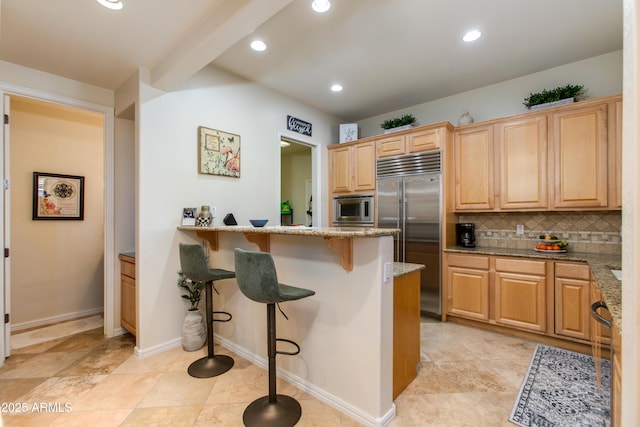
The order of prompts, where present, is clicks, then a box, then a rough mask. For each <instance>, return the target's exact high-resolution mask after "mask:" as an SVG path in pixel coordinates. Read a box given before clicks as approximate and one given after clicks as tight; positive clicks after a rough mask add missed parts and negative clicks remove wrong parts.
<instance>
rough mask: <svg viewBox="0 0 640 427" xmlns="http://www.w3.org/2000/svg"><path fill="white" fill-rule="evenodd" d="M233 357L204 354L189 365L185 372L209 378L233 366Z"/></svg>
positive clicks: (196, 376) (197, 376)
mask: <svg viewBox="0 0 640 427" xmlns="http://www.w3.org/2000/svg"><path fill="white" fill-rule="evenodd" d="M233 363H234V362H233V359H232V358H231V357H229V356H225V355H224V354H216V355H215V356H212V357H209V356H205V357H203V358H202V359H198V360H196V361H195V362H193V363H191V365H189V368H188V369H187V372H188V373H189V375H191V376H192V377H195V378H211V377H215V376H217V375H220V374H224V373H225V372H227V371H228V370H229V369H231V367H232V366H233Z"/></svg>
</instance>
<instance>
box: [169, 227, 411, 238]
mask: <svg viewBox="0 0 640 427" xmlns="http://www.w3.org/2000/svg"><path fill="white" fill-rule="evenodd" d="M178 230H184V231H224V232H231V233H249V234H284V235H294V236H320V237H381V236H393V235H395V234H398V233H399V232H400V230H399V229H395V228H365V227H363V228H359V227H353V228H351V227H297V226H291V227H287V226H273V227H252V226H243V225H230V226H227V225H221V226H213V227H197V226H179V227H178Z"/></svg>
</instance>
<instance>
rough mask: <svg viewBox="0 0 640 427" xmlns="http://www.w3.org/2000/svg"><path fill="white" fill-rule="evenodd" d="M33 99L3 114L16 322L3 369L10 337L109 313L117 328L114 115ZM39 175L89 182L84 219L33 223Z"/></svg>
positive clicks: (8, 102) (15, 102)
mask: <svg viewBox="0 0 640 427" xmlns="http://www.w3.org/2000/svg"><path fill="white" fill-rule="evenodd" d="M27 92H29V91H27ZM32 95H33V94H32V93H29V94H28V95H24V96H23V95H22V94H20V93H18V94H3V98H4V113H5V114H9V117H10V119H9V121H10V123H9V125H7V126H5V132H4V138H3V143H4V179H5V192H4V209H3V216H4V230H3V237H4V238H3V240H4V246H5V247H7V248H9V251H10V252H9V255H10V256H9V258H5V263H4V289H5V293H4V294H5V301H4V302H5V304H4V307H3V314H8V315H9V319H10V323H8V324H7V326H6V328H5V330H4V337H3V338H4V340H3V341H4V343H3V344H4V346H3V348H2V350H3V351H1V352H0V356H1V357H0V364H1V362H2V360H3V359H4V357H7V356H9V355H10V353H11V345H10V341H11V340H10V338H11V331H16V332H18V331H23V330H27V329H32V328H38V327H40V326H44V325H48V324H52V323H58V322H64V321H67V320H71V319H76V318H81V317H87V316H92V315H95V314H98V313H104V320H103V321H102V325H101V326H103V327H104V330H105V333H107V335H109V333H110V334H113V327H111V328H108V327H107V319H110V321H112V320H111V319H113V315H110V313H109V311H108V310H107V306H108V304H107V301H108V300H110V299H111V298H110V295H112V294H113V290H112V289H108V287H107V286H106V284H107V283H109V280H111V278H112V277H113V271H112V270H113V265H112V264H113V256H110V255H109V254H110V252H111V251H112V248H113V241H112V239H111V238H109V237H108V236H109V234H108V233H107V230H112V228H113V219H112V216H111V217H110V215H109V214H108V213H109V212H110V211H111V205H112V203H113V202H112V198H111V197H107V189H110V188H111V187H112V185H111V184H109V182H108V181H109V180H110V177H112V174H113V171H112V168H113V166H112V162H111V161H110V156H108V155H107V153H108V152H109V150H110V149H111V147H112V145H113V131H112V130H110V129H109V127H108V125H111V127H112V126H113V113H112V112H110V111H108V109H106V108H103V107H101V106H94V105H92V104H91V105H90V104H86V103H83V102H77V101H74V100H65V102H60V98H59V97H55V96H54V97H48V96H46V95H45V96H44V97H42V98H41V97H39V96H32ZM46 98H52V99H51V100H49V99H46ZM66 101H69V102H66ZM74 104H75V105H74ZM78 104H80V105H78ZM9 128H10V129H11V131H9ZM9 135H10V136H11V137H10V138H9ZM36 171H37V172H45V173H53V174H60V175H74V176H82V177H83V178H84V183H83V188H82V191H83V195H84V203H83V204H82V206H83V208H84V216H83V219H82V220H79V219H74V220H48V221H44V220H40V219H39V218H36V219H34V218H35V214H34V213H33V212H34V211H33V208H34V202H36V201H37V200H38V199H37V197H35V196H34V186H33V176H34V172H36ZM36 206H38V203H37V202H36ZM38 217H39V215H38ZM12 237H13V238H12ZM109 270H111V271H109ZM108 296H109V298H108Z"/></svg>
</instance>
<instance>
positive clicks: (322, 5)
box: [311, 0, 331, 13]
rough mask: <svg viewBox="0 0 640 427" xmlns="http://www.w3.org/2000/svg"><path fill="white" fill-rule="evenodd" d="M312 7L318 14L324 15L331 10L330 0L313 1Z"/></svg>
mask: <svg viewBox="0 0 640 427" xmlns="http://www.w3.org/2000/svg"><path fill="white" fill-rule="evenodd" d="M311 7H312V8H313V10H315V11H316V12H318V13H324V12H326V11H327V10H329V9H330V8H331V3H330V2H329V0H313V3H311Z"/></svg>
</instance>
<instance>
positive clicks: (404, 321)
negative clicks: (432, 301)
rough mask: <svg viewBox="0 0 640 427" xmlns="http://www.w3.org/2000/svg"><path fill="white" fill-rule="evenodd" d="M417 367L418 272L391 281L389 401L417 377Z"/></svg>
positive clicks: (418, 333)
mask: <svg viewBox="0 0 640 427" xmlns="http://www.w3.org/2000/svg"><path fill="white" fill-rule="evenodd" d="M418 363H420V270H418V271H414V272H411V273H409V274H405V275H402V276H399V277H396V278H394V280H393V399H394V400H395V399H396V398H397V397H398V396H399V395H400V393H402V391H403V390H404V389H405V388H407V386H408V385H409V384H411V381H413V380H414V379H415V377H416V375H417V366H418Z"/></svg>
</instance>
